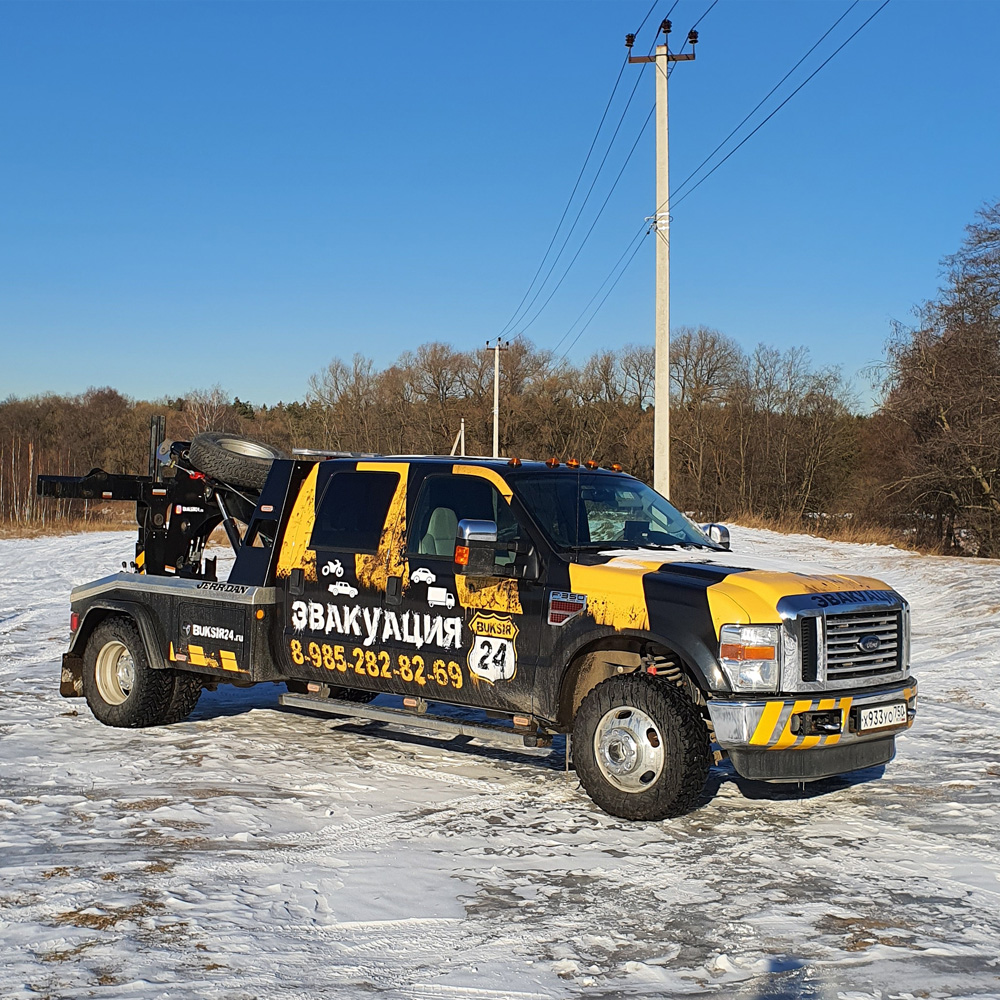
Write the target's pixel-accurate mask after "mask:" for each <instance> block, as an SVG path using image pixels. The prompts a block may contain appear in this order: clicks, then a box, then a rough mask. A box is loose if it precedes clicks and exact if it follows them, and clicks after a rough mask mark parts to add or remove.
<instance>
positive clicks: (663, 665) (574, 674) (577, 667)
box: [556, 633, 707, 729]
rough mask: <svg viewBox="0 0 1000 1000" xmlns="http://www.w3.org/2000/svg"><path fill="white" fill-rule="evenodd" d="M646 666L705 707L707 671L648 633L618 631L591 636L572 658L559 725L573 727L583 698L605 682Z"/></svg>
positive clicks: (562, 690) (565, 675) (566, 673)
mask: <svg viewBox="0 0 1000 1000" xmlns="http://www.w3.org/2000/svg"><path fill="white" fill-rule="evenodd" d="M643 669H645V670H647V671H648V672H649V673H650V674H654V675H656V676H662V677H663V679H664V681H666V682H670V683H673V684H674V685H676V686H677V687H679V688H681V690H682V691H683V693H684V694H685V696H686V697H687V698H688V700H689V701H691V702H692V703H693V704H695V705H698V706H704V704H705V695H704V692H705V691H706V690H707V686H706V685H705V678H704V674H703V673H702V671H701V670H699V669H698V667H697V665H696V664H694V663H692V661H691V660H690V659H689V658H688V657H686V656H685V655H684V653H683V652H682V651H681V650H680V649H678V648H676V647H675V646H671V645H668V644H666V643H664V642H663V640H662V639H659V638H658V637H655V636H651V635H648V634H642V633H635V634H632V635H626V634H622V633H616V634H614V635H607V636H602V637H600V638H597V639H592V640H591V641H590V642H587V643H585V644H584V645H582V646H580V647H579V648H578V649H576V650H575V651H574V652H573V654H572V656H571V657H570V658H569V662H568V665H567V667H566V669H565V670H564V671H563V675H562V679H561V681H560V685H559V701H558V717H557V720H556V721H557V722H558V724H559V726H560V727H561V728H567V729H568V728H571V727H572V725H573V720H574V719H575V717H576V713H577V710H578V709H579V707H580V704H581V703H582V702H583V699H584V698H585V697H586V696H587V694H588V693H589V692H590V691H592V690H593V689H594V688H595V687H597V685H598V684H600V683H601V682H602V681H604V680H607V679H608V678H609V677H614V676H617V675H619V674H628V673H636V672H638V671H640V670H643Z"/></svg>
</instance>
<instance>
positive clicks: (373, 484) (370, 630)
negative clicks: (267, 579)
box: [278, 463, 406, 691]
mask: <svg viewBox="0 0 1000 1000" xmlns="http://www.w3.org/2000/svg"><path fill="white" fill-rule="evenodd" d="M405 472H406V466H405V465H399V464H395V463H358V465H357V467H356V468H350V467H348V468H344V467H343V466H340V467H338V466H336V465H334V464H333V463H330V467H327V468H323V467H322V466H320V467H319V468H318V470H317V473H316V478H315V480H314V481H313V484H312V489H311V490H309V489H308V488H307V487H308V485H309V483H308V480H307V487H304V489H303V491H302V493H301V494H300V497H299V499H298V500H297V502H296V511H295V514H299V516H300V520H301V522H302V524H301V527H298V528H297V529H296V530H297V532H298V535H297V539H292V540H291V541H290V543H289V544H288V545H287V549H288V552H287V554H286V552H285V551H284V550H283V553H282V556H283V559H284V565H281V564H279V568H278V573H279V576H281V575H283V572H285V573H287V581H288V582H287V589H286V596H285V601H286V618H285V621H286V623H287V624H286V627H285V651H284V655H285V657H286V659H285V662H286V664H287V666H288V668H289V673H290V674H291V675H292V676H296V677H306V678H309V679H315V680H317V681H321V682H323V683H328V684H333V685H339V684H343V685H345V686H348V687H365V688H369V689H376V690H380V691H381V690H393V686H392V684H391V678H392V674H391V671H390V670H389V669H388V666H389V664H388V654H385V653H383V652H382V625H383V621H382V613H383V604H384V601H385V589H386V579H387V575H388V571H389V569H390V566H391V563H392V561H393V560H392V552H390V549H393V548H394V549H395V551H396V553H397V555H396V562H397V563H398V561H399V558H400V556H401V549H402V535H401V532H402V522H403V518H402V515H403V511H404V510H405V503H406V476H405ZM317 498H318V499H317ZM300 504H301V505H302V507H303V509H302V511H301V512H299V510H298V507H299V505H300ZM313 506H314V508H315V511H313V510H312V509H310V508H312V507H313ZM295 514H293V516H295ZM397 536H398V537H397Z"/></svg>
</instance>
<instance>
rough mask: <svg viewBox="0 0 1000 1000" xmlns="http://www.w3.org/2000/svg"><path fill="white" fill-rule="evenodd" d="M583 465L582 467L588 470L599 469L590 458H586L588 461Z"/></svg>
mask: <svg viewBox="0 0 1000 1000" xmlns="http://www.w3.org/2000/svg"><path fill="white" fill-rule="evenodd" d="M583 464H584V465H585V466H586V467H587V468H588V469H597V468H599V466H598V464H597V462H596V461H595V460H594V459H592V458H588V459H587V461H586V462H584V463H583Z"/></svg>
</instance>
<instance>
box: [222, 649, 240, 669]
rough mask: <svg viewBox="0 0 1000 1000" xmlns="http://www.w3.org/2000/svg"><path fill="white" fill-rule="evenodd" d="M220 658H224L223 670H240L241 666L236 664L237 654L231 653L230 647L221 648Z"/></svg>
mask: <svg viewBox="0 0 1000 1000" xmlns="http://www.w3.org/2000/svg"><path fill="white" fill-rule="evenodd" d="M219 659H220V660H222V669H223V670H236V671H239V669H240V668H239V667H238V666H237V665H236V654H235V653H231V652H230V651H229V650H228V649H220V650H219Z"/></svg>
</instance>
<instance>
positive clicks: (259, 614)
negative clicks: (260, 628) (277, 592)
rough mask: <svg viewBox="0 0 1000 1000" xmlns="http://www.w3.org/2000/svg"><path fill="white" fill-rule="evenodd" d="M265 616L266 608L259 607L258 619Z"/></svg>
mask: <svg viewBox="0 0 1000 1000" xmlns="http://www.w3.org/2000/svg"><path fill="white" fill-rule="evenodd" d="M263 617H264V609H263V608H258V609H257V621H260V620H261V619H262V618H263Z"/></svg>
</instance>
